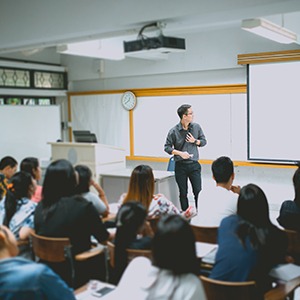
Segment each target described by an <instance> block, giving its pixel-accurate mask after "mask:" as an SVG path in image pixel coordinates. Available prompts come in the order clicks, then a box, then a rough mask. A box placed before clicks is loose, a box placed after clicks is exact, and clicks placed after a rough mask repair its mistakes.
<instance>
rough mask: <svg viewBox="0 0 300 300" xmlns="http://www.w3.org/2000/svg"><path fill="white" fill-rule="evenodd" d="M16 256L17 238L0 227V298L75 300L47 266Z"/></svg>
mask: <svg viewBox="0 0 300 300" xmlns="http://www.w3.org/2000/svg"><path fill="white" fill-rule="evenodd" d="M17 254H18V246H17V241H16V239H15V237H14V235H13V234H12V232H11V231H10V230H9V229H8V228H7V227H6V226H0V299H2V300H13V299H16V300H23V299H24V300H26V299H35V300H42V299H52V300H60V299H66V300H68V299H69V300H75V297H74V295H73V292H72V290H71V289H69V288H68V286H67V285H66V284H65V283H64V282H63V281H62V280H61V279H60V278H59V277H58V275H56V274H55V273H53V271H52V270H50V269H49V268H48V267H47V266H45V265H43V264H37V263H35V262H33V261H30V260H27V259H24V258H21V257H15V256H16V255H17Z"/></svg>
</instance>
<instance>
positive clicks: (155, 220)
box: [147, 216, 160, 233]
mask: <svg viewBox="0 0 300 300" xmlns="http://www.w3.org/2000/svg"><path fill="white" fill-rule="evenodd" d="M159 220H160V216H158V217H154V218H150V219H147V221H149V223H150V226H151V228H152V230H153V233H155V232H156V231H157V223H158V221H159Z"/></svg>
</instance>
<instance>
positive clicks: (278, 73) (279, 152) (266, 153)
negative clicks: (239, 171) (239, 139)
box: [248, 61, 300, 162]
mask: <svg viewBox="0 0 300 300" xmlns="http://www.w3.org/2000/svg"><path fill="white" fill-rule="evenodd" d="M299 78H300V62H299V61H297V62H286V63H268V64H258V65H250V66H249V99H248V102H249V104H248V105H249V116H248V123H249V137H248V139H249V152H248V158H249V159H250V160H257V161H272V162H276V161H277V162H293V161H298V160H300V141H299V138H298V136H299V130H298V119H299V111H300V90H299Z"/></svg>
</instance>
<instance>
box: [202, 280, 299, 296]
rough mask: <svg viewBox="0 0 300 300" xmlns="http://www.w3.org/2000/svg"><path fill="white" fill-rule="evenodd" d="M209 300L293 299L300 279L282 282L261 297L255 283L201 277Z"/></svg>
mask: <svg viewBox="0 0 300 300" xmlns="http://www.w3.org/2000/svg"><path fill="white" fill-rule="evenodd" d="M199 278H200V280H201V282H202V285H203V288H204V291H205V294H206V299H207V300H241V299H242V300H257V299H264V300H284V299H287V297H288V299H292V298H293V293H294V291H295V289H296V288H297V287H298V286H299V284H300V277H297V278H295V279H293V280H291V281H287V282H280V283H278V284H277V285H276V286H275V287H273V288H272V289H270V290H269V291H267V292H266V293H265V294H264V295H261V296H260V297H259V295H258V293H257V290H256V285H255V281H246V282H227V281H221V280H215V279H211V278H208V277H205V276H199Z"/></svg>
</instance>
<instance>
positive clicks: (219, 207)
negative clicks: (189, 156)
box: [192, 156, 241, 227]
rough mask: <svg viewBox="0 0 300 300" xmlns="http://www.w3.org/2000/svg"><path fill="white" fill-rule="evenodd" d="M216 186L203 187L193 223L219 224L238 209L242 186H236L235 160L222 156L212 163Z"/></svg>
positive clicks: (204, 224)
mask: <svg viewBox="0 0 300 300" xmlns="http://www.w3.org/2000/svg"><path fill="white" fill-rule="evenodd" d="M211 169H212V173H213V179H214V180H215V182H216V184H215V186H212V185H211V186H210V187H209V188H206V189H203V191H202V193H201V196H200V198H199V201H198V215H197V217H196V218H194V219H193V220H192V224H194V225H198V226H207V227H211V226H219V225H220V223H221V221H222V219H223V218H224V217H227V216H229V215H231V214H235V213H236V211H237V199H238V194H239V192H240V189H241V188H240V186H234V185H233V184H232V183H233V180H234V176H235V174H234V170H233V162H232V160H231V159H230V158H229V157H226V156H221V157H219V158H218V159H216V160H215V161H214V162H213V163H212V167H211Z"/></svg>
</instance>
